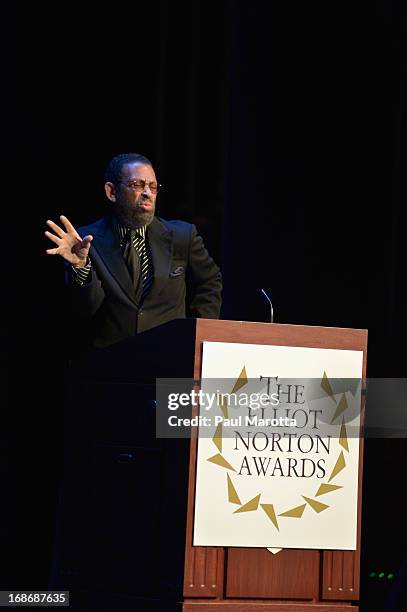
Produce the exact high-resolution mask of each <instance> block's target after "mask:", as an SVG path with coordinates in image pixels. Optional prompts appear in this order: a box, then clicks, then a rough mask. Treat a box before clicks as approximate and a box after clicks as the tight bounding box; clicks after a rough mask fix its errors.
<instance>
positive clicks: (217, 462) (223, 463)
mask: <svg viewBox="0 0 407 612" xmlns="http://www.w3.org/2000/svg"><path fill="white" fill-rule="evenodd" d="M207 461H210V462H211V463H214V464H215V465H219V466H220V467H223V468H226V469H227V470H232V472H236V470H235V468H234V467H233V466H231V465H230V463H229V462H228V461H226V459H225V458H224V457H222V455H220V454H219V453H218V454H217V455H214V456H213V457H209V459H207Z"/></svg>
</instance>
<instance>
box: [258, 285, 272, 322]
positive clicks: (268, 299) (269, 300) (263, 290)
mask: <svg viewBox="0 0 407 612" xmlns="http://www.w3.org/2000/svg"><path fill="white" fill-rule="evenodd" d="M260 291H261V292H262V294H263V295H264V296H265V298H266V299H267V301H268V303H269V304H270V323H272V322H273V319H274V312H273V304H272V302H271V298H270V297H269V296H268V295H267V291H266V290H265V289H260Z"/></svg>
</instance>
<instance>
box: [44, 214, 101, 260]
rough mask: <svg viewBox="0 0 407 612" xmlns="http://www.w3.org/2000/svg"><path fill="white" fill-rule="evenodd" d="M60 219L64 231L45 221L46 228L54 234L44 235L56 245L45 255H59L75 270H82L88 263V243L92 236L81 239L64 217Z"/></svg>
mask: <svg viewBox="0 0 407 612" xmlns="http://www.w3.org/2000/svg"><path fill="white" fill-rule="evenodd" d="M60 219H61V222H62V224H63V226H64V228H65V229H62V228H61V227H60V226H59V225H57V224H56V223H54V222H53V221H49V220H48V221H47V225H48V227H50V228H51V229H52V230H53V232H54V233H52V232H48V231H47V232H45V235H46V236H47V238H49V239H50V240H51V241H52V242H54V243H55V244H56V245H57V247H56V248H53V249H47V251H46V252H47V255H61V257H63V258H64V259H65V260H66V261H68V262H69V263H70V264H72V265H73V266H74V267H75V268H82V267H84V266H86V264H87V263H88V255H89V249H90V243H91V242H92V240H93V236H91V235H89V236H85V237H84V238H81V237H80V236H79V234H78V232H77V231H76V229H75V228H74V226H73V225H72V223H71V222H70V221H69V220H68V219H67V218H66V217H64V216H63V215H61V216H60Z"/></svg>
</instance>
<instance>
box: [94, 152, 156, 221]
mask: <svg viewBox="0 0 407 612" xmlns="http://www.w3.org/2000/svg"><path fill="white" fill-rule="evenodd" d="M156 186H157V178H156V176H155V172H154V170H153V168H152V167H151V166H146V165H144V164H140V163H132V164H125V165H124V166H123V168H122V173H121V178H120V181H119V182H117V183H115V184H114V185H113V183H106V184H105V191H106V195H107V197H108V198H109V200H111V201H112V202H114V211H115V213H116V215H117V216H118V217H119V219H120V221H121V222H122V223H123V225H125V226H126V227H131V228H137V227H141V226H143V225H149V224H150V223H151V221H152V220H153V218H154V213H155V201H156V198H157V191H156V190H154V187H156ZM154 191H155V192H154Z"/></svg>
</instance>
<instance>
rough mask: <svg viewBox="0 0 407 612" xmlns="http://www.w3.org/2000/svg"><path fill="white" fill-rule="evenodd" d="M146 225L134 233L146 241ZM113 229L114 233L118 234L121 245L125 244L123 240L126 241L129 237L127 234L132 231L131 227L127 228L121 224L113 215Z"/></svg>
mask: <svg viewBox="0 0 407 612" xmlns="http://www.w3.org/2000/svg"><path fill="white" fill-rule="evenodd" d="M146 227H147V226H146V225H143V226H141V227H138V228H137V229H135V230H134V231H135V232H136V233H137V234H139V235H140V236H142V238H144V239H145V237H146ZM113 228H114V231H115V232H116V233H117V235H118V237H119V240H120V243H122V242H123V240H124V239H125V237H126V236H127V234H128V233H129V231H131V228H130V227H126V226H125V225H123V224H122V223H120V221H119V219H118V218H117V217H116V216H115V215H113Z"/></svg>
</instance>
